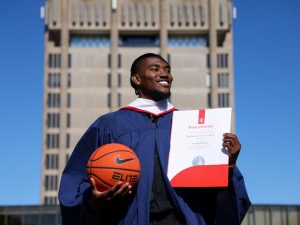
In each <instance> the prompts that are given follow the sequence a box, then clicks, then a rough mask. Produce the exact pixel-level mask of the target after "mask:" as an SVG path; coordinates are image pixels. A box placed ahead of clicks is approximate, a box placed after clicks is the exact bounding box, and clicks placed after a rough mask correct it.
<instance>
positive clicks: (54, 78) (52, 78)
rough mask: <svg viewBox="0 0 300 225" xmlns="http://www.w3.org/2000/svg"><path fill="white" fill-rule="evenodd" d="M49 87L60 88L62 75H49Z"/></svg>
mask: <svg viewBox="0 0 300 225" xmlns="http://www.w3.org/2000/svg"><path fill="white" fill-rule="evenodd" d="M48 87H49V88H56V87H60V73H49V74H48Z"/></svg>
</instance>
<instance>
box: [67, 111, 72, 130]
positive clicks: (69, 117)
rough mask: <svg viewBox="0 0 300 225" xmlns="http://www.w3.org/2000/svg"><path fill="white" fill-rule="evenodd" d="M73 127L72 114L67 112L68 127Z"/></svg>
mask: <svg viewBox="0 0 300 225" xmlns="http://www.w3.org/2000/svg"><path fill="white" fill-rule="evenodd" d="M69 127H71V114H70V113H67V128H69Z"/></svg>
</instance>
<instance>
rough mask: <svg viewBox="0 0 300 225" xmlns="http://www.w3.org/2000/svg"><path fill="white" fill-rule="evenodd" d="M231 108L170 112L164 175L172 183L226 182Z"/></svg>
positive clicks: (222, 184) (217, 184)
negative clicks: (225, 137)
mask: <svg viewBox="0 0 300 225" xmlns="http://www.w3.org/2000/svg"><path fill="white" fill-rule="evenodd" d="M230 124H231V108H217V109H201V110H186V111H175V112H173V121H172V131H171V143H170V146H171V148H170V154H169V163H168V171H167V176H168V178H169V180H170V183H171V185H172V186H173V187H225V186H228V151H227V149H224V148H223V147H222V143H223V141H222V139H223V134H224V133H228V132H230Z"/></svg>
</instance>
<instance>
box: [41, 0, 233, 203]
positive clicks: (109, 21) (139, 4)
mask: <svg viewBox="0 0 300 225" xmlns="http://www.w3.org/2000/svg"><path fill="white" fill-rule="evenodd" d="M42 14H43V18H44V22H45V56H44V57H45V61H44V62H45V65H44V68H45V70H44V110H43V113H44V114H43V146H42V177H41V181H42V182H41V198H40V201H41V203H42V204H45V205H53V204H57V203H58V201H57V191H58V187H59V181H60V176H61V173H62V170H63V168H64V167H65V165H66V162H67V160H68V158H69V156H70V154H71V153H72V150H73V148H74V146H75V144H76V143H77V141H78V140H79V138H80V137H81V136H82V134H83V133H84V131H85V130H86V129H87V127H88V126H89V125H90V124H91V123H92V122H93V121H94V120H95V119H96V118H98V117H99V116H100V115H102V114H105V113H107V112H110V111H114V110H117V109H118V108H119V107H121V106H125V105H126V104H128V103H129V102H131V101H132V100H133V99H134V98H135V94H134V90H133V89H132V88H131V86H130V82H129V76H130V75H129V74H130V72H129V70H130V66H131V63H132V61H133V60H134V59H135V58H136V57H137V56H139V55H141V54H143V53H146V52H153V53H158V54H161V55H162V56H163V57H164V58H165V59H166V60H167V61H169V63H170V65H171V67H172V75H173V77H174V82H173V87H172V96H171V99H170V100H171V102H172V103H173V104H174V105H175V106H176V107H177V108H179V109H199V108H210V107H228V106H230V107H232V108H233V109H234V96H233V88H234V87H233V85H234V84H233V80H234V79H233V55H232V53H233V50H232V18H233V7H232V2H231V1H230V0H46V1H45V4H44V7H43V8H42Z"/></svg>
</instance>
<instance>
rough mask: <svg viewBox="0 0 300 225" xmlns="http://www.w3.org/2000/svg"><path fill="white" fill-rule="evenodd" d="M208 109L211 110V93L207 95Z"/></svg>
mask: <svg viewBox="0 0 300 225" xmlns="http://www.w3.org/2000/svg"><path fill="white" fill-rule="evenodd" d="M207 107H208V108H211V93H207Z"/></svg>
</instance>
